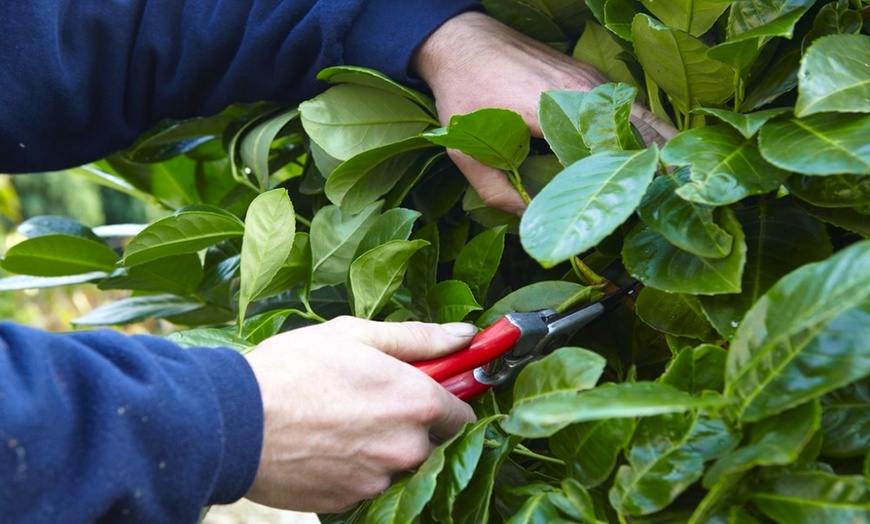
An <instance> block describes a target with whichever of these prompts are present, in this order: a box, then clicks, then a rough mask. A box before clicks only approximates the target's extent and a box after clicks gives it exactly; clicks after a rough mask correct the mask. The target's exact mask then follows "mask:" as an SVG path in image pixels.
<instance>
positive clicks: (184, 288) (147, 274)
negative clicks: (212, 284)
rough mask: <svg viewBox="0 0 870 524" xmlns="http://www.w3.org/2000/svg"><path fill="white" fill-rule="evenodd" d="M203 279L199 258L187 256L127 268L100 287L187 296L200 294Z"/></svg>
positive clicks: (162, 259)
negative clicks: (199, 288) (197, 291)
mask: <svg viewBox="0 0 870 524" xmlns="http://www.w3.org/2000/svg"><path fill="white" fill-rule="evenodd" d="M202 276H203V271H202V262H201V261H200V260H199V256H197V255H196V253H186V254H184V255H173V256H171V257H165V258H160V259H157V260H153V261H151V262H146V263H144V264H140V265H138V266H133V267H129V268H123V269H121V270H119V272H118V274H114V275H112V276H111V277H109V278H106V279H103V280H102V281H100V283H99V286H98V287H99V288H100V289H136V290H140V291H160V292H164V293H171V294H173V295H180V296H184V295H189V294H191V293H193V291H195V290H196V287H197V286H198V285H199V283H200V281H201V280H202Z"/></svg>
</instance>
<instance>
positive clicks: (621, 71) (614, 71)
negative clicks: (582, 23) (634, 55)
mask: <svg viewBox="0 0 870 524" xmlns="http://www.w3.org/2000/svg"><path fill="white" fill-rule="evenodd" d="M623 52H624V49H623V48H622V46H621V45H619V43H618V42H617V41H616V40H615V37H614V36H613V34H612V33H611V32H610V31H608V30H607V29H605V28H604V27H602V26H601V25H599V24H596V23H595V22H591V21H590V22H587V23H586V27H585V28H584V29H583V35H582V36H581V37H580V40H578V41H577V44H576V45H575V46H574V51H573V53H572V56H573V57H574V58H576V59H577V60H579V61H581V62H583V63H586V64H589V65H591V66H593V67H595V69H597V70H599V71H601V73H602V74H604V76H605V77H607V78H608V80H610V81H612V82H623V83H626V84H632V85H636V84H637V80H635V78H634V76H633V75H632V74H631V71H630V70H629V68H628V66H627V65H626V63H625V62H624V61H623V58H624V56H623Z"/></svg>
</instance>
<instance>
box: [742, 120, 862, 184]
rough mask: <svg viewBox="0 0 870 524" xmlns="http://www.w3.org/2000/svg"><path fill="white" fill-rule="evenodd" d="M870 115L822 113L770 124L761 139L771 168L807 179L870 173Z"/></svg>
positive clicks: (759, 138) (764, 129) (763, 130)
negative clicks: (806, 176)
mask: <svg viewBox="0 0 870 524" xmlns="http://www.w3.org/2000/svg"><path fill="white" fill-rule="evenodd" d="M868 135H870V115H863V114H854V115H852V114H841V113H820V114H816V115H810V116H808V117H805V118H783V119H777V120H773V121H771V122H768V123H767V124H765V125H764V127H762V128H761V131H760V133H759V136H758V144H759V149H760V150H761V154H762V156H764V158H765V160H767V161H768V162H770V163H771V164H773V165H775V166H778V167H781V168H782V169H787V170H790V171H794V172H795V173H803V174H805V175H841V174H853V175H864V174H867V173H870V141H868V140H867V136H868Z"/></svg>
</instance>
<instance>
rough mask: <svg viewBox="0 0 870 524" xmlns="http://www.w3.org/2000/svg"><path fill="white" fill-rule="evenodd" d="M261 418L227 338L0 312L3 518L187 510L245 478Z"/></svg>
mask: <svg viewBox="0 0 870 524" xmlns="http://www.w3.org/2000/svg"><path fill="white" fill-rule="evenodd" d="M262 425H263V415H262V405H261V401H260V396H259V390H258V386H257V383H256V381H255V379H254V377H253V373H252V372H251V370H250V368H249V367H248V365H247V363H246V362H245V360H244V359H243V358H242V357H241V356H240V355H237V354H235V353H233V352H231V351H229V350H219V349H199V350H182V349H180V348H178V347H176V346H174V345H173V344H170V343H169V342H166V341H164V340H162V339H158V338H154V337H125V336H122V335H120V334H118V333H115V332H111V331H99V332H83V333H77V334H66V335H59V334H48V333H43V332H39V331H36V330H32V329H28V328H23V327H20V326H15V325H12V324H6V323H4V324H0V444H2V445H0V471H3V472H4V475H3V476H2V478H0V507H2V508H3V515H4V517H3V518H4V519H8V520H9V521H10V522H58V521H63V522H93V521H96V520H98V519H100V518H108V519H110V520H111V519H120V518H122V517H123V518H125V519H127V520H130V521H134V522H195V521H196V519H197V517H198V514H199V511H200V509H201V507H202V506H204V505H207V504H209V503H213V502H228V501H230V500H233V499H236V498H239V497H241V496H242V495H244V494H245V492H246V491H247V490H248V489H249V487H250V485H251V483H252V482H253V479H254V476H255V474H256V471H257V467H258V463H259V453H260V447H261V443H262V427H263V426H262ZM7 473H8V474H7Z"/></svg>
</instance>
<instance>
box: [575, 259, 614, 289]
mask: <svg viewBox="0 0 870 524" xmlns="http://www.w3.org/2000/svg"><path fill="white" fill-rule="evenodd" d="M571 267H573V268H574V272H575V273H576V274H577V276H578V277H579V278H580V279H581V280H583V281H584V282H585V283H586V284H589V285H591V286H600V285H606V284H608V283H609V281H608V280H607V279H606V278H604V277H602V276H601V275H599V274H598V273H596V272H595V271H592V268H590V267H589V266H587V265H586V264H585V263H584V262H583V261H582V260H580V257H573V258H572V259H571Z"/></svg>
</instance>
